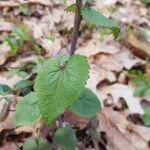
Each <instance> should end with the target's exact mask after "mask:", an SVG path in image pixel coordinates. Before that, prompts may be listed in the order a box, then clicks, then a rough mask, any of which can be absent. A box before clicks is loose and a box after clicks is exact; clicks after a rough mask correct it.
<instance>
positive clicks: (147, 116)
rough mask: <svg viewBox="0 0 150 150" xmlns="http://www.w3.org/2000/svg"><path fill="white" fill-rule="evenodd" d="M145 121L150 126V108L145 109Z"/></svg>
mask: <svg viewBox="0 0 150 150" xmlns="http://www.w3.org/2000/svg"><path fill="white" fill-rule="evenodd" d="M143 121H144V124H145V125H146V126H150V107H148V108H145V109H144V115H143Z"/></svg>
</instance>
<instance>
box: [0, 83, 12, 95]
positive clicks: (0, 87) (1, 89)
mask: <svg viewBox="0 0 150 150" xmlns="http://www.w3.org/2000/svg"><path fill="white" fill-rule="evenodd" d="M11 92H12V89H11V88H10V87H9V86H8V85H5V84H0V94H10V93H11Z"/></svg>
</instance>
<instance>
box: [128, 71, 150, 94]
mask: <svg viewBox="0 0 150 150" xmlns="http://www.w3.org/2000/svg"><path fill="white" fill-rule="evenodd" d="M128 77H129V78H130V79H132V81H133V82H134V84H135V85H136V89H135V91H134V96H139V97H144V96H147V95H150V77H149V76H148V75H147V74H144V73H142V72H141V71H140V70H131V71H129V73H128Z"/></svg>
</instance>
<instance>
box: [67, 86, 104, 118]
mask: <svg viewBox="0 0 150 150" xmlns="http://www.w3.org/2000/svg"><path fill="white" fill-rule="evenodd" d="M70 110H71V111H72V112H74V113H75V114H77V115H79V116H83V117H91V116H93V115H95V114H96V113H97V112H99V111H100V110H101V105H100V101H99V99H98V98H97V96H96V95H95V94H94V93H93V92H92V91H91V90H90V89H85V90H84V91H83V92H82V94H81V96H80V98H79V99H78V101H76V102H75V103H74V104H73V105H72V106H71V108H70Z"/></svg>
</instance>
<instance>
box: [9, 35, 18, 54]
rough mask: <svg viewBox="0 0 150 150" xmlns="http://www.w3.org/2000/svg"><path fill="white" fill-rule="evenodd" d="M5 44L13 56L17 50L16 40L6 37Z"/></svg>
mask: <svg viewBox="0 0 150 150" xmlns="http://www.w3.org/2000/svg"><path fill="white" fill-rule="evenodd" d="M6 42H7V43H8V45H9V46H10V48H11V52H12V54H14V55H15V54H16V53H17V50H18V48H19V46H18V42H17V40H16V39H15V38H14V37H8V38H6Z"/></svg>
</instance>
